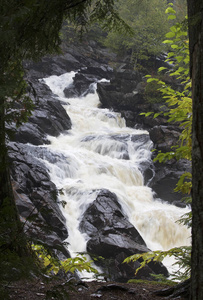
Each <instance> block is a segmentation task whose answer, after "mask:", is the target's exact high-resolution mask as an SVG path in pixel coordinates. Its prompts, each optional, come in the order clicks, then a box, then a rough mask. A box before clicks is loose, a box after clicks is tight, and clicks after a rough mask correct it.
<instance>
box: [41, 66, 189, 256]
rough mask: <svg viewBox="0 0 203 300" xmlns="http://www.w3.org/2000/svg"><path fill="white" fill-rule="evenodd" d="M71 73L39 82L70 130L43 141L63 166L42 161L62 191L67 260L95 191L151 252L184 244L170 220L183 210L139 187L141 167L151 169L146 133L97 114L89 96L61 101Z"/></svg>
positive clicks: (80, 243)
mask: <svg viewBox="0 0 203 300" xmlns="http://www.w3.org/2000/svg"><path fill="white" fill-rule="evenodd" d="M74 75H75V72H70V73H67V74H63V75H61V76H51V77H49V78H46V79H43V81H44V82H45V83H46V84H47V85H48V86H49V87H50V89H51V90H52V92H53V93H54V94H56V95H57V96H58V97H59V99H60V100H61V101H62V103H63V104H64V107H65V109H66V111H67V114H68V115H69V116H70V118H71V121H72V129H71V130H69V131H67V132H65V133H62V134H61V135H60V136H59V137H53V136H49V137H48V138H49V140H50V142H51V144H50V145H44V147H47V148H48V149H51V150H52V151H55V152H56V153H59V154H62V155H63V157H64V158H65V159H64V161H63V162H61V160H60V161H58V162H55V163H54V164H51V163H50V162H48V161H46V164H47V166H48V169H49V172H50V176H51V180H52V181H53V182H54V183H55V184H56V186H57V188H58V189H59V190H62V193H61V195H60V200H61V201H65V202H66V206H65V208H64V209H63V208H62V211H63V214H64V216H65V217H66V220H67V228H68V231H69V237H68V240H67V242H68V243H69V247H68V249H69V251H70V253H71V255H75V253H76V252H83V251H85V250H86V239H87V236H86V235H85V234H81V233H80V231H79V229H78V226H79V222H80V216H81V215H82V214H83V213H84V211H85V210H86V208H87V207H88V205H89V204H90V203H91V202H92V201H93V200H94V199H95V198H96V195H97V193H98V191H99V190H101V189H108V190H110V191H111V192H114V193H115V194H116V195H117V197H118V199H119V202H120V204H121V206H122V209H123V211H124V212H125V214H126V215H127V216H128V218H129V221H130V222H131V223H132V224H133V225H134V226H135V228H136V229H137V230H138V231H139V233H140V234H141V235H142V237H143V239H144V240H145V242H146V244H147V246H148V247H149V248H150V249H151V250H167V249H170V248H172V247H175V246H181V245H189V244H190V231H189V230H188V229H187V228H186V227H184V226H183V225H180V224H179V223H177V222H176V221H177V220H178V219H179V218H180V217H181V216H182V215H183V214H184V213H186V212H188V211H189V209H188V208H184V209H183V208H178V207H176V206H173V205H169V204H167V203H164V202H163V201H161V200H160V199H155V197H154V194H153V191H152V189H151V188H150V187H148V186H147V185H144V178H143V166H148V167H149V166H150V165H151V163H152V162H151V151H150V150H151V148H152V146H153V145H152V142H151V141H150V139H149V136H148V132H147V131H145V130H137V129H133V128H128V127H126V124H125V120H124V119H123V118H122V117H121V115H120V114H119V113H115V112H113V111H110V110H109V109H101V108H98V106H99V98H98V95H97V93H96V83H95V84H94V90H95V92H94V93H92V94H88V95H86V96H84V97H80V98H69V99H67V98H65V97H64V94H63V89H64V88H65V87H67V86H68V85H71V84H72V82H73V77H74Z"/></svg>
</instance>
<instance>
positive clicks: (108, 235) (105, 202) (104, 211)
mask: <svg viewBox="0 0 203 300" xmlns="http://www.w3.org/2000/svg"><path fill="white" fill-rule="evenodd" d="M80 230H81V231H82V232H84V233H86V234H87V235H88V236H89V240H88V242H87V252H88V253H90V255H91V254H92V255H93V256H95V255H96V256H97V257H100V256H102V257H103V258H104V260H103V259H101V260H97V261H96V262H95V263H96V264H98V265H99V266H100V267H102V268H103V270H104V272H107V271H108V272H107V273H108V274H107V276H108V277H109V278H110V279H112V280H115V281H121V282H126V281H128V280H129V279H131V278H132V277H135V275H134V273H135V271H136V269H137V268H138V267H139V266H140V262H139V261H137V262H134V263H131V264H130V265H128V264H123V263H122V262H123V260H124V259H125V258H126V257H128V256H130V255H133V254H135V253H144V252H148V251H150V250H149V249H148V248H147V246H146V243H145V241H144V240H143V238H142V236H141V235H140V234H139V232H138V231H137V230H136V228H135V227H134V226H133V225H132V224H131V223H130V222H129V220H128V218H127V216H126V215H125V213H124V212H123V210H122V207H121V205H120V204H119V201H118V199H117V196H116V195H115V194H114V193H111V192H110V191H108V190H101V191H100V192H99V194H98V195H97V198H96V200H95V201H94V202H93V203H92V204H91V205H90V206H89V207H88V208H87V210H86V211H85V213H84V215H83V217H82V220H81V222H80ZM154 264H155V263H152V265H151V266H150V267H149V266H146V267H145V268H144V269H142V270H141V271H139V272H138V274H137V276H136V278H150V277H151V275H150V274H151V273H156V274H159V273H161V274H164V275H167V274H168V272H167V269H166V268H165V267H164V266H163V265H162V264H160V263H157V264H155V265H156V268H155V265H154Z"/></svg>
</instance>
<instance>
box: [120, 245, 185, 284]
mask: <svg viewBox="0 0 203 300" xmlns="http://www.w3.org/2000/svg"><path fill="white" fill-rule="evenodd" d="M167 256H168V257H171V256H173V257H174V256H175V258H177V260H176V262H175V263H174V265H178V270H177V271H176V272H175V273H174V274H172V279H173V280H186V279H188V278H189V277H190V265H191V264H190V261H191V246H182V247H178V248H177V247H175V248H172V249H170V250H168V251H153V252H146V253H141V254H140V253H139V254H134V255H131V256H129V257H127V258H126V259H125V260H124V261H123V263H130V262H135V261H139V263H140V267H139V268H138V269H136V272H135V275H136V274H137V273H138V271H139V270H140V269H142V268H143V267H145V266H146V265H147V264H148V263H150V262H151V261H153V262H162V261H163V259H164V258H166V257H167ZM181 269H183V272H181Z"/></svg>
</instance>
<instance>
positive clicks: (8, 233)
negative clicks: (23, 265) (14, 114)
mask: <svg viewBox="0 0 203 300" xmlns="http://www.w3.org/2000/svg"><path fill="white" fill-rule="evenodd" d="M0 100H1V111H0V256H1V255H2V256H4V253H5V252H6V251H7V250H10V251H12V252H16V254H18V255H20V256H22V255H24V254H25V253H26V251H25V248H27V247H26V244H25V242H22V240H24V239H21V238H22V237H23V230H22V225H21V222H20V220H19V215H18V211H17V208H16V204H15V200H14V195H13V189H12V185H11V179H10V173H9V164H8V156H7V148H6V144H5V135H6V134H5V118H4V109H3V107H4V102H3V101H4V99H0ZM19 241H20V242H19Z"/></svg>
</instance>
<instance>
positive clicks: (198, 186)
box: [188, 0, 203, 300]
mask: <svg viewBox="0 0 203 300" xmlns="http://www.w3.org/2000/svg"><path fill="white" fill-rule="evenodd" d="M188 16H189V38H190V58H191V68H190V70H191V76H192V83H193V90H192V95H193V134H192V140H193V144H192V178H193V189H192V201H193V203H192V212H193V219H192V224H193V225H192V270H191V295H190V299H192V300H202V299H203V1H202V0H188Z"/></svg>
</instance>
